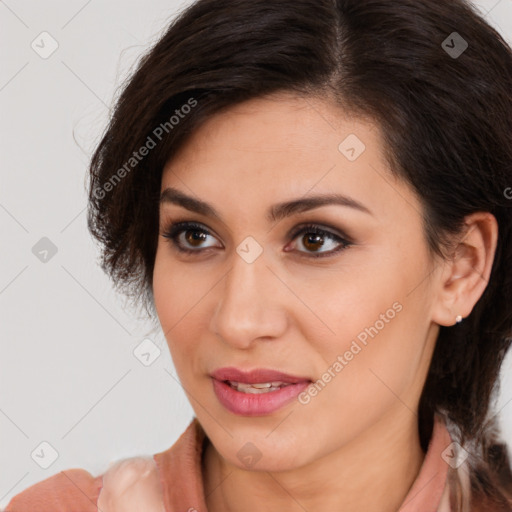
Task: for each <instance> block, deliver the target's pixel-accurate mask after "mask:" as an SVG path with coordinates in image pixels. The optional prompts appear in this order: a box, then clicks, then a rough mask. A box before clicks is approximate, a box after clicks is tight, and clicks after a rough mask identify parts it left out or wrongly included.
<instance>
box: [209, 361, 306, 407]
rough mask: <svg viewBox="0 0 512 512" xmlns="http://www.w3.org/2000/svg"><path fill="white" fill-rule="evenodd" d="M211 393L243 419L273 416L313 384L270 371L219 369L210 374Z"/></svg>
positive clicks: (299, 378) (301, 378)
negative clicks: (244, 417)
mask: <svg viewBox="0 0 512 512" xmlns="http://www.w3.org/2000/svg"><path fill="white" fill-rule="evenodd" d="M211 377H212V383H213V391H214V392H215V395H216V396H217V399H218V400H219V402H220V403H221V404H222V405H223V406H224V407H225V408H226V409H227V410H228V411H230V412H232V413H234V414H237V415H242V416H262V415H267V414H272V413H273V412H276V411H277V410H279V409H281V408H282V407H284V406H285V405H287V404H289V403H290V402H292V401H293V400H294V399H295V398H296V397H297V396H298V395H299V394H300V393H301V392H302V391H304V390H305V389H306V388H307V387H308V386H309V384H310V383H311V382H312V381H311V379H309V378H308V377H297V376H295V375H289V374H287V373H283V372H278V371H275V370H269V369H256V370H252V371H249V372H244V371H242V370H239V369H237V368H232V367H231V368H220V369H218V370H215V371H214V372H212V373H211Z"/></svg>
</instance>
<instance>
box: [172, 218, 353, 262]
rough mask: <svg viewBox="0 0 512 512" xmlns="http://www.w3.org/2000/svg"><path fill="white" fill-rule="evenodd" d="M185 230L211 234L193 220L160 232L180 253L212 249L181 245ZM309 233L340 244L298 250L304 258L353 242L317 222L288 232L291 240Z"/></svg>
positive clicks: (321, 255)
mask: <svg viewBox="0 0 512 512" xmlns="http://www.w3.org/2000/svg"><path fill="white" fill-rule="evenodd" d="M186 231H200V232H202V233H205V234H207V235H210V236H213V235H212V234H211V233H210V232H209V231H208V230H207V229H206V228H204V227H203V226H201V225H200V224H197V223H195V222H177V223H175V224H171V225H170V226H169V227H167V228H166V229H165V230H164V232H163V233H162V236H163V237H164V238H168V239H169V242H171V243H172V245H173V247H174V248H175V249H176V250H177V251H178V252H180V253H183V254H194V255H197V254H200V253H202V252H203V251H204V250H208V249H212V248H213V247H206V248H205V249H188V248H186V247H183V246H182V245H181V244H180V242H178V240H177V238H178V236H179V235H180V234H181V233H183V232H186ZM306 233H308V234H311V233H314V234H316V235H320V236H323V237H326V238H331V239H333V240H334V241H336V242H338V243H339V244H340V246H339V247H338V248H337V249H334V250H331V251H325V252H321V253H317V254H315V253H314V252H309V253H308V252H304V251H298V252H299V254H300V255H301V256H304V257H306V258H314V259H316V258H326V257H331V256H334V255H336V254H338V253H339V252H341V251H343V250H344V249H347V248H348V247H350V246H352V245H353V243H352V242H351V241H349V240H348V237H341V236H339V235H336V234H335V233H332V232H330V231H327V230H325V229H323V228H321V227H320V226H318V225H317V224H306V225H302V226H299V227H298V228H297V229H295V230H293V231H292V233H291V234H290V237H291V239H292V240H294V239H295V238H297V236H299V235H301V234H306Z"/></svg>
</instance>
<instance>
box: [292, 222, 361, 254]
mask: <svg viewBox="0 0 512 512" xmlns="http://www.w3.org/2000/svg"><path fill="white" fill-rule="evenodd" d="M292 237H293V239H294V240H295V239H298V241H299V243H298V246H299V250H298V252H300V253H302V254H303V255H306V256H308V253H309V256H312V257H313V258H319V257H324V256H332V255H333V254H336V253H338V252H339V251H341V250H343V249H346V248H347V247H349V246H350V245H352V244H351V242H349V241H348V240H346V239H345V238H342V237H341V236H339V235H336V234H335V233H331V232H330V231H327V230H325V229H322V228H320V227H319V226H317V225H316V224H309V225H307V226H303V227H301V228H300V229H299V230H298V231H296V232H295V233H294V234H293V235H292ZM301 246H302V248H304V249H305V250H300V249H301ZM323 249H325V250H323ZM315 253H316V254H315Z"/></svg>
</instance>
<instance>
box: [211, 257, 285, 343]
mask: <svg viewBox="0 0 512 512" xmlns="http://www.w3.org/2000/svg"><path fill="white" fill-rule="evenodd" d="M274 272H275V271H273V269H272V270H271V269H270V268H269V267H268V266H267V262H266V260H265V258H264V254H262V255H261V256H260V257H259V258H258V259H257V260H256V261H254V262H252V263H248V262H246V261H245V260H244V259H243V258H242V257H240V256H239V255H238V254H237V253H234V255H233V264H232V266H231V269H230V270H229V271H228V272H227V274H226V275H225V277H224V280H223V281H224V282H223V283H221V284H219V285H218V290H219V292H218V293H219V295H218V304H217V306H216V308H215V310H214V313H213V315H212V319H211V324H210V328H211V330H212V331H213V332H214V333H215V334H217V335H218V336H219V337H220V339H221V340H222V341H223V342H224V343H226V344H228V345H230V346H231V347H232V348H237V349H248V348H250V347H251V346H252V345H253V343H254V342H255V341H256V340H257V339H261V338H265V339H269V338H279V337H280V336H282V335H283V333H284V332H285V331H286V328H287V323H288V319H287V314H286V311H287V308H286V302H285V301H286V296H285V295H286V291H287V290H286V287H285V285H284V284H283V283H282V282H281V281H280V280H279V279H278V278H277V276H276V274H275V273H274ZM288 294H289V291H288ZM289 300H290V297H288V301H289Z"/></svg>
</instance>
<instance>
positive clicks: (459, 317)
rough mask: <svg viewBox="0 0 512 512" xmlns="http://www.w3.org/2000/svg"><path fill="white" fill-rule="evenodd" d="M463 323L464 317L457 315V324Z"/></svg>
mask: <svg viewBox="0 0 512 512" xmlns="http://www.w3.org/2000/svg"><path fill="white" fill-rule="evenodd" d="M461 322H462V316H461V315H457V316H456V317H455V323H457V324H460V323H461Z"/></svg>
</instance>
